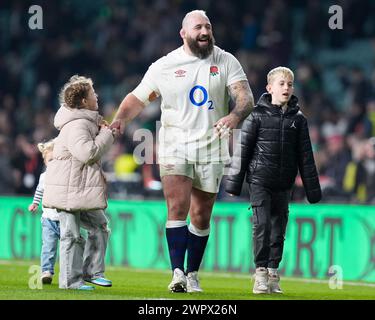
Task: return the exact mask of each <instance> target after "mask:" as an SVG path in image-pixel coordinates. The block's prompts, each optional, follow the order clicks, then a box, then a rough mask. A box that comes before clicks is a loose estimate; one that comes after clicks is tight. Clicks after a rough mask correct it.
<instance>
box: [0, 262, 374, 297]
mask: <svg viewBox="0 0 375 320" xmlns="http://www.w3.org/2000/svg"><path fill="white" fill-rule="evenodd" d="M12 264H14V265H20V266H29V265H32V264H33V263H32V261H30V262H27V261H12V260H0V265H12ZM106 269H107V270H108V271H122V270H128V271H132V272H147V273H161V274H170V273H171V271H170V270H160V269H133V268H129V267H114V266H109V267H107V268H106ZM200 275H201V277H202V276H203V277H219V278H237V279H247V280H251V279H252V277H253V276H252V275H251V274H245V273H244V274H240V273H230V272H228V273H223V272H209V271H202V272H200ZM283 279H285V280H286V281H294V282H305V283H320V284H327V285H328V280H323V279H306V278H294V277H283ZM343 285H348V286H360V287H375V283H373V282H355V281H343ZM151 300H152V299H151ZM172 300H173V299H172Z"/></svg>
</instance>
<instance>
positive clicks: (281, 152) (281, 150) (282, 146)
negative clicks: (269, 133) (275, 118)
mask: <svg viewBox="0 0 375 320" xmlns="http://www.w3.org/2000/svg"><path fill="white" fill-rule="evenodd" d="M280 111H281V119H280V129H281V135H280V176H279V179H280V183H281V177H282V172H281V171H282V167H283V153H284V145H283V141H284V113H283V112H282V110H281V108H280Z"/></svg>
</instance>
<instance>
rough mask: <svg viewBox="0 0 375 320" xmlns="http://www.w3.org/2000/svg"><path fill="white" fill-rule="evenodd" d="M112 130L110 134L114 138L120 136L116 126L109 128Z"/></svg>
mask: <svg viewBox="0 0 375 320" xmlns="http://www.w3.org/2000/svg"><path fill="white" fill-rule="evenodd" d="M111 130H112V135H113V137H114V138H115V139H116V138H118V137H119V136H120V130H119V129H117V128H113V129H111Z"/></svg>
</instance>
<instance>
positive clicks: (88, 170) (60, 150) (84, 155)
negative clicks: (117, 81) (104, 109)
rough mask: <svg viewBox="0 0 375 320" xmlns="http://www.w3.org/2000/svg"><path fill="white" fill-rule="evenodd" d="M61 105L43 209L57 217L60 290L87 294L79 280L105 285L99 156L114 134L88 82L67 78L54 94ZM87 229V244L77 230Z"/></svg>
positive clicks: (103, 188) (103, 197)
mask: <svg viewBox="0 0 375 320" xmlns="http://www.w3.org/2000/svg"><path fill="white" fill-rule="evenodd" d="M60 102H61V107H60V109H59V110H58V112H57V113H56V116H55V120H54V125H55V127H56V128H57V129H58V130H59V131H60V133H59V135H58V137H57V138H56V139H55V146H54V150H53V159H52V161H50V163H49V165H48V167H47V171H46V178H45V191H44V197H43V206H44V207H48V208H54V209H56V210H57V211H58V212H59V218H60V231H61V239H60V276H59V287H60V288H62V289H81V290H92V289H94V287H92V286H87V285H85V283H84V281H87V282H90V283H93V284H96V285H100V286H105V287H110V286H111V285H112V282H111V281H110V280H108V279H106V278H105V277H104V269H105V265H104V258H105V252H106V248H107V242H108V236H109V229H108V220H107V218H106V216H105V214H104V209H105V208H106V207H107V194H106V193H107V187H106V181H105V177H104V175H103V172H102V169H101V163H100V158H101V157H102V155H103V154H104V153H105V152H107V151H108V149H109V148H110V146H111V145H112V143H113V141H114V137H115V136H117V135H118V130H117V129H115V128H110V127H108V125H107V124H105V123H104V122H103V118H102V116H100V115H99V112H98V101H97V95H96V93H95V91H94V88H93V83H92V80H91V79H89V78H85V77H80V76H73V77H71V78H70V80H69V82H67V83H66V84H65V85H64V87H63V89H62V90H61V93H60ZM81 226H82V227H84V228H85V229H87V231H88V238H87V241H86V240H85V239H84V238H83V237H82V236H81V234H80V227H81Z"/></svg>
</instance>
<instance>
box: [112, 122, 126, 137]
mask: <svg viewBox="0 0 375 320" xmlns="http://www.w3.org/2000/svg"><path fill="white" fill-rule="evenodd" d="M124 128H125V126H124V125H123V123H122V122H121V121H120V120H115V121H113V122H112V123H111V125H110V126H109V129H111V130H112V133H113V135H114V136H115V137H116V138H117V137H118V136H119V135H120V133H121V134H123V133H124Z"/></svg>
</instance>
